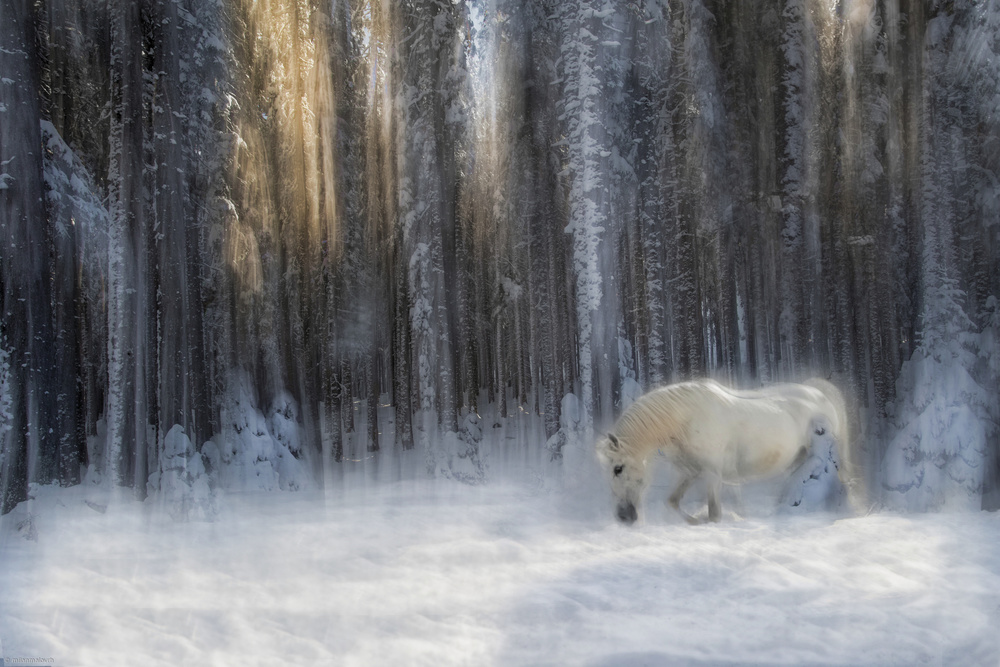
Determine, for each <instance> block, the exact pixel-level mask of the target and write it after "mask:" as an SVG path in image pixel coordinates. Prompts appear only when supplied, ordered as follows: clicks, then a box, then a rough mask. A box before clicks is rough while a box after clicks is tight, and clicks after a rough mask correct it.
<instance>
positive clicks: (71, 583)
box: [0, 452, 1000, 666]
mask: <svg viewBox="0 0 1000 667" xmlns="http://www.w3.org/2000/svg"><path fill="white" fill-rule="evenodd" d="M575 455H577V456H579V458H580V460H579V461H578V462H577V464H576V465H575V466H574V465H569V466H567V471H566V472H564V473H563V474H561V475H560V474H554V475H553V474H549V473H551V471H548V472H547V471H546V470H545V464H540V466H539V467H538V468H536V469H534V471H533V472H532V471H529V472H521V473H517V474H514V473H510V474H505V475H503V477H504V478H505V479H506V481H496V482H494V483H492V484H489V485H485V486H467V485H463V484H457V483H455V482H453V481H432V480H426V479H420V478H419V477H418V478H411V477H410V476H409V475H406V474H403V475H401V477H402V479H401V480H399V481H395V482H393V481H386V480H385V479H384V478H385V477H386V476H392V475H393V474H396V475H398V471H396V472H395V473H393V472H392V471H385V470H381V471H372V470H368V471H362V470H359V471H357V472H356V473H349V474H348V475H347V476H346V478H345V479H342V480H340V483H339V485H338V486H337V490H336V491H331V492H329V493H326V494H324V493H323V492H321V491H311V492H301V493H290V492H272V493H249V494H243V495H240V494H228V495H224V496H222V497H221V498H220V499H219V503H218V504H219V508H220V509H219V515H218V516H217V517H216V518H215V520H214V521H189V522H179V521H175V520H173V519H171V518H170V517H169V516H168V514H167V512H165V511H163V509H161V508H157V507H156V506H155V503H154V502H153V501H152V500H151V501H147V502H146V503H138V502H135V501H132V500H130V499H117V500H112V501H111V502H110V504H108V505H107V506H106V507H105V505H103V504H102V503H101V502H99V500H100V496H99V495H98V494H99V492H100V491H102V489H98V488H87V487H86V486H85V485H82V486H78V487H73V488H70V489H60V488H57V487H40V488H35V489H34V495H35V499H34V500H32V501H30V502H29V503H25V504H22V505H21V506H19V508H18V510H16V511H15V512H12V513H10V514H8V515H6V516H4V517H3V519H2V520H0V521H2V523H0V531H2V532H0V535H2V543H0V562H3V564H4V567H3V568H2V569H0V639H2V641H3V653H4V655H5V656H6V657H7V659H8V660H10V659H11V658H14V657H20V656H33V657H45V658H52V659H53V660H54V663H49V664H56V665H66V666H76V665H81V666H85V665H125V664H134V665H150V666H154V665H188V664H210V665H301V664H317V665H321V664H337V665H471V664H477V665H525V664H533V665H534V664H541V665H546V664H550V665H609V666H610V665H666V664H670V665H736V664H740V665H743V664H784V665H807V664H808V665H816V664H825V665H847V664H850V665H916V664H921V665H924V664H926V665H954V664H965V665H995V664H997V660H998V659H1000V638H998V636H997V632H996V628H997V622H998V621H1000V597H998V595H997V591H998V590H1000V554H998V552H997V550H996V548H995V545H996V544H997V543H998V541H1000V516H998V515H997V514H995V513H986V512H975V513H968V512H966V513H932V514H914V515H901V514H895V513H876V514H871V515H869V516H866V517H859V518H848V517H846V516H840V515H836V514H830V513H824V512H800V513H788V512H787V511H786V512H783V511H777V510H775V509H774V507H775V504H774V497H773V495H774V493H775V488H776V487H777V486H780V485H771V486H770V487H765V486H760V485H757V486H746V487H743V488H742V489H735V488H731V489H728V490H727V495H726V497H724V499H723V503H724V519H723V522H722V523H720V524H717V525H704V526H696V527H691V526H689V525H687V524H686V523H684V522H683V521H681V520H680V518H679V517H678V516H677V515H676V514H674V513H672V511H668V510H667V509H666V508H665V506H664V505H663V502H662V499H663V497H664V496H665V495H666V493H667V491H668V484H669V482H670V473H669V471H667V470H663V471H661V474H659V475H658V476H657V482H656V483H655V484H654V486H653V487H652V488H651V490H650V493H649V495H648V496H647V499H646V507H645V509H646V512H645V514H644V517H643V520H641V521H640V523H639V524H637V525H636V526H635V527H632V528H625V527H622V526H621V525H619V524H618V523H617V522H615V521H614V519H613V516H612V505H611V502H610V497H609V494H608V492H607V491H606V489H605V488H604V486H603V485H600V482H601V480H599V479H597V478H596V471H595V470H593V469H592V468H590V467H589V463H588V461H587V460H586V457H585V456H581V452H575ZM571 462H572V459H571ZM574 471H575V472H574ZM88 494H90V495H89V496H88ZM701 497H702V496H700V494H699V493H697V492H696V491H694V490H693V491H692V494H691V499H690V501H689V505H690V509H691V510H692V511H697V505H698V503H699V502H701V500H700V498H701ZM95 499H97V500H95ZM88 501H89V504H88ZM29 518H30V520H29ZM26 520H27V521H26ZM19 524H20V527H19ZM25 538H27V539H25ZM11 664H14V663H11Z"/></svg>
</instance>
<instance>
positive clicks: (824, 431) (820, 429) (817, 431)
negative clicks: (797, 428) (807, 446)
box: [814, 427, 826, 435]
mask: <svg viewBox="0 0 1000 667" xmlns="http://www.w3.org/2000/svg"><path fill="white" fill-rule="evenodd" d="M814 432H815V433H816V435H823V434H824V433H826V429H825V428H823V427H820V428H818V429H816V430H815V431H814Z"/></svg>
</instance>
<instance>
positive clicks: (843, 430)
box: [805, 378, 866, 513]
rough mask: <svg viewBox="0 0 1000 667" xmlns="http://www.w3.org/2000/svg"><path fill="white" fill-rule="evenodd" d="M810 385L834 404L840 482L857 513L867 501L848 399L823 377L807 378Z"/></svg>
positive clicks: (848, 500)
mask: <svg viewBox="0 0 1000 667" xmlns="http://www.w3.org/2000/svg"><path fill="white" fill-rule="evenodd" d="M805 384H807V385H809V386H812V387H815V388H816V389H819V390H820V391H821V392H823V395H824V396H826V398H827V400H829V401H830V403H832V404H833V407H834V410H835V411H836V416H835V418H834V422H835V426H836V429H837V457H838V458H839V459H840V465H839V467H838V468H837V477H839V478H840V483H841V484H843V485H844V489H846V490H847V502H848V503H849V504H850V506H851V509H853V510H854V511H855V512H856V513H860V512H862V511H863V510H864V509H865V508H864V503H865V495H866V494H865V488H864V477H863V475H861V472H860V467H859V465H858V461H857V456H856V452H855V446H854V442H853V440H852V439H851V426H850V423H849V421H848V419H847V401H846V400H844V395H843V394H842V393H841V391H840V389H838V388H837V387H836V385H834V384H833V383H831V382H829V381H827V380H824V379H822V378H813V379H811V380H807V381H806V383H805Z"/></svg>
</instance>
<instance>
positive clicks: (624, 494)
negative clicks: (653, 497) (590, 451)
mask: <svg viewBox="0 0 1000 667" xmlns="http://www.w3.org/2000/svg"><path fill="white" fill-rule="evenodd" d="M597 456H598V458H600V460H601V463H602V464H603V466H604V470H605V471H606V473H607V474H608V476H609V477H610V479H611V491H612V493H614V495H615V500H616V501H617V509H616V515H617V516H618V520H619V521H621V522H622V523H625V524H632V523H635V520H636V519H638V518H639V512H638V509H637V508H638V506H639V504H640V501H641V500H642V494H643V491H645V489H646V462H645V461H644V460H637V459H636V458H635V456H634V455H633V454H632V453H631V451H630V450H629V448H628V447H625V446H624V445H623V444H622V442H621V440H619V439H618V438H617V437H616V436H615V435H614V434H613V433H609V434H608V435H607V437H606V438H601V439H600V440H599V441H598V442H597Z"/></svg>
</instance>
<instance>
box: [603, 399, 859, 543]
mask: <svg viewBox="0 0 1000 667" xmlns="http://www.w3.org/2000/svg"><path fill="white" fill-rule="evenodd" d="M827 433H829V435H830V436H832V437H833V438H834V439H835V441H836V443H837V453H838V456H839V458H840V463H839V466H838V476H839V477H840V480H841V482H842V483H843V484H844V486H845V487H846V488H847V491H848V497H849V498H851V500H852V502H853V501H854V498H853V495H854V493H855V491H856V490H857V486H858V478H857V476H856V475H855V473H854V466H853V460H852V457H851V451H850V441H849V438H848V425H847V410H846V405H845V403H844V397H843V396H842V395H841V393H840V391H839V390H838V389H837V388H836V387H834V386H833V385H832V384H830V383H829V382H827V381H826V380H822V379H812V380H808V381H806V383H805V384H779V385H774V386H771V387H766V388H764V389H761V390H757V391H737V390H734V389H729V388H727V387H724V386H723V385H721V384H719V383H718V382H715V381H714V380H697V381H692V382H681V383H678V384H673V385H669V386H666V387H661V388H659V389H654V390H653V391H651V392H649V393H647V394H645V395H644V396H642V397H641V398H639V400H637V401H636V402H635V403H633V404H632V406H631V407H629V409H628V410H626V411H625V414H623V415H622V416H621V419H619V420H618V423H617V424H616V425H615V429H614V432H613V433H609V434H608V435H607V437H605V438H601V439H600V440H599V441H598V443H597V454H598V456H599V458H600V459H601V461H602V462H603V464H604V467H605V469H606V470H607V473H608V475H609V476H610V479H611V489H612V491H613V493H614V495H615V498H616V499H617V502H618V507H617V515H618V518H619V519H620V520H621V521H622V522H623V523H627V524H631V523H633V522H634V521H635V520H636V519H637V518H638V516H639V514H638V511H637V509H636V508H637V507H639V506H640V504H641V500H642V496H643V493H644V492H645V490H646V487H647V486H648V485H649V475H648V474H647V470H646V462H647V460H648V458H649V456H650V455H651V454H653V453H655V452H657V451H659V452H661V453H662V454H663V455H664V456H666V458H667V459H668V460H669V461H670V462H671V463H672V464H673V465H674V466H675V467H676V468H677V469H678V470H679V471H680V472H681V474H682V478H681V482H680V484H679V485H678V486H677V488H676V489H675V490H674V492H673V493H671V494H670V498H669V503H670V505H671V506H672V507H673V508H674V509H675V510H677V511H678V512H680V514H681V515H682V516H683V517H684V518H685V519H686V520H687V521H688V522H689V523H692V524H695V523H700V521H698V520H696V519H695V518H694V517H692V516H691V515H689V514H687V513H685V512H684V511H683V510H681V508H680V502H681V498H682V497H683V496H684V493H685V491H687V489H688V487H689V486H690V485H691V483H692V482H693V481H694V480H695V479H697V478H698V477H699V476H702V475H704V476H705V478H706V479H707V482H708V518H709V520H710V521H718V520H719V518H720V513H721V512H720V506H719V485H720V484H721V483H722V482H740V481H743V480H748V479H762V478H765V477H770V476H773V475H776V474H778V473H781V472H784V471H789V470H791V469H794V466H796V465H798V464H801V463H802V461H803V460H804V459H805V457H806V456H807V455H808V449H809V444H810V441H811V439H812V437H813V435H814V434H815V435H824V434H827Z"/></svg>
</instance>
